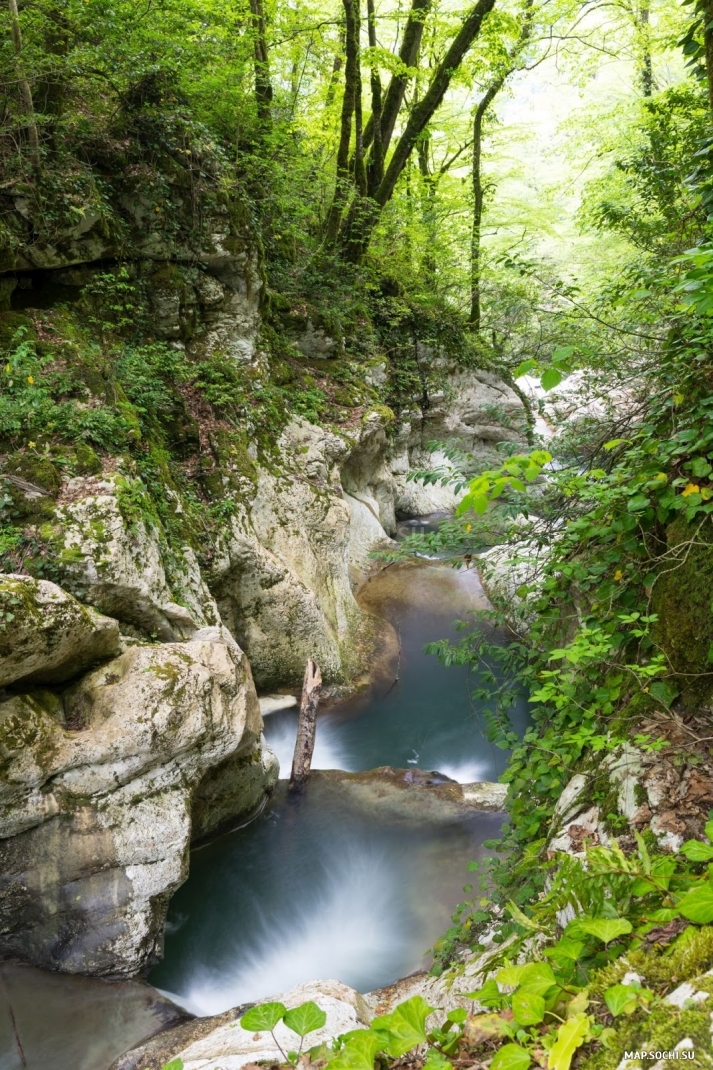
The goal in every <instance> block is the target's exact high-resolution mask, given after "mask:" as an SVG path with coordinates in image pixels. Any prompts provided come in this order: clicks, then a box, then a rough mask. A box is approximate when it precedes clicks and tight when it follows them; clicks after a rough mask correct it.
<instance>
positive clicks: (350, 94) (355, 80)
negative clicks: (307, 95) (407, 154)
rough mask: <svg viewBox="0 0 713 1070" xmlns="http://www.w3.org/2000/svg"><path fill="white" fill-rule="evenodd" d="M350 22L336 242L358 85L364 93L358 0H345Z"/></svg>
mask: <svg viewBox="0 0 713 1070" xmlns="http://www.w3.org/2000/svg"><path fill="white" fill-rule="evenodd" d="M343 3H344V16H345V25H346V42H345V47H346V60H345V64H344V98H343V100H342V119H341V124H340V131H339V147H338V149H337V173H336V180H335V186H334V196H333V197H332V203H331V206H330V208H329V213H328V215H327V224H326V240H327V244H329V245H332V244H334V242H335V241H336V239H337V235H338V234H339V225H340V223H341V220H342V212H343V210H344V205H345V204H346V202H347V197H348V195H349V188H350V185H351V182H350V179H351V170H350V167H349V145H350V142H351V136H352V116H353V115H354V108H355V104H356V95H357V84H358V88H359V92H360V93H361V76H360V71H359V39H358V30H357V25H358V22H357V16H356V12H355V7H354V0H343ZM357 3H358V0H357Z"/></svg>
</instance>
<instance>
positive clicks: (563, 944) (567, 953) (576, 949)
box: [544, 936, 584, 962]
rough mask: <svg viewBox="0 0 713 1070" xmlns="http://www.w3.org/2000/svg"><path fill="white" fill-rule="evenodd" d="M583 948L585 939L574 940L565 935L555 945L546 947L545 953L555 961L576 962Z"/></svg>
mask: <svg viewBox="0 0 713 1070" xmlns="http://www.w3.org/2000/svg"><path fill="white" fill-rule="evenodd" d="M583 950H584V941H583V940H572V939H571V937H569V936H563V937H562V938H561V939H560V940H558V941H557V943H556V944H555V945H554V947H548V948H546V949H545V951H544V954H545V955H547V957H548V958H549V959H554V960H555V962H576V961H577V959H578V958H579V956H580V955H581V954H582V952H583Z"/></svg>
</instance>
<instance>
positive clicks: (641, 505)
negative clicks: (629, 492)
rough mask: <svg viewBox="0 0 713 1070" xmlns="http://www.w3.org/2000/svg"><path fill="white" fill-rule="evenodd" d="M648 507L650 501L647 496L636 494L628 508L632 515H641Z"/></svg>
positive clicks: (630, 500) (629, 502)
mask: <svg viewBox="0 0 713 1070" xmlns="http://www.w3.org/2000/svg"><path fill="white" fill-rule="evenodd" d="M648 505H649V499H648V498H647V496H646V495H645V494H635V495H634V496H633V498H630V499H629V501H628V503H627V506H626V508H627V510H628V511H629V512H630V513H640V512H641V510H642V509H647V508H648Z"/></svg>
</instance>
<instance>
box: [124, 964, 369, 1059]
mask: <svg viewBox="0 0 713 1070" xmlns="http://www.w3.org/2000/svg"><path fill="white" fill-rule="evenodd" d="M272 1000H279V1001H280V1002H281V1003H283V1004H284V1005H285V1006H286V1007H287V1008H288V1009H290V1008H291V1007H298V1006H299V1005H300V1004H301V1003H306V1002H307V1001H308V1000H312V1001H313V1002H314V1003H316V1004H317V1005H318V1006H319V1007H321V1008H322V1010H323V1011H325V1012H326V1015H327V1021H326V1024H325V1025H324V1026H323V1028H322V1029H319V1030H317V1031H316V1032H314V1033H310V1034H309V1037H308V1038H307V1043H308V1045H309V1047H314V1046H315V1045H317V1044H323V1043H328V1042H329V1041H331V1040H332V1039H333V1038H334V1037H337V1036H341V1034H342V1033H348V1032H349V1031H350V1030H352V1029H360V1028H367V1027H368V1026H369V1023H370V1022H371V1014H370V1011H369V1008H368V1006H367V1004H366V1001H365V1000H364V998H363V997H362V996H360V995H359V993H358V992H355V991H354V989H353V988H349V987H347V985H344V984H342V983H341V982H340V981H310V982H308V983H307V984H302V985H298V987H297V988H293V989H291V990H290V991H289V992H284V993H282V994H279V995H277V996H271V997H270V1001H272ZM259 1002H260V1003H266V1002H268V1001H267V1000H260V1001H259ZM249 1006H252V1004H249V1005H247V1006H244V1007H235V1008H234V1009H233V1010H229V1011H226V1012H225V1013H224V1014H218V1015H215V1016H214V1017H211V1018H196V1019H195V1020H194V1021H192V1022H187V1023H186V1024H184V1025H179V1026H177V1027H176V1028H174V1029H171V1030H170V1031H169V1032H167V1033H162V1034H159V1036H157V1037H155V1038H154V1039H153V1040H150V1041H149V1042H148V1043H147V1044H143V1045H142V1046H141V1047H139V1048H135V1049H134V1050H133V1051H130V1052H127V1053H126V1054H125V1055H122V1056H121V1058H119V1059H117V1060H116V1062H115V1063H113V1065H112V1066H111V1067H110V1070H161V1068H162V1067H163V1066H164V1065H165V1064H166V1063H167V1062H169V1061H170V1060H172V1059H181V1060H182V1062H183V1067H184V1070H240V1068H241V1067H243V1066H247V1065H248V1064H254V1063H257V1062H260V1063H264V1064H265V1065H266V1066H270V1065H271V1064H273V1063H275V1062H282V1061H283V1056H282V1054H281V1052H280V1049H279V1048H278V1047H277V1044H276V1043H275V1041H274V1040H273V1038H272V1036H271V1035H270V1033H258V1034H254V1033H249V1032H247V1031H246V1030H245V1029H242V1028H241V1026H240V1024H239V1020H240V1018H241V1017H242V1015H243V1014H244V1013H245V1011H247V1010H248V1007H249ZM275 1039H276V1040H277V1043H278V1044H280V1046H281V1047H282V1049H283V1051H289V1050H291V1049H292V1048H293V1047H294V1046H296V1044H297V1043H298V1041H296V1038H295V1034H294V1033H292V1032H291V1031H290V1030H288V1029H287V1027H286V1026H284V1025H282V1024H281V1023H280V1025H278V1026H277V1027H276V1029H275Z"/></svg>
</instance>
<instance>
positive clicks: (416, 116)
mask: <svg viewBox="0 0 713 1070" xmlns="http://www.w3.org/2000/svg"><path fill="white" fill-rule="evenodd" d="M494 6H495V0H477V3H476V4H474V6H473V7H472V8H471V9H470V11H469V12H468V14H467V16H466V17H465V19H464V20H463V22H462V24H461V27H460V29H459V31H458V33H457V34H456V36H455V37H454V38H453V40H452V41H451V44H450V46H449V48H448V49H447V51H446V53H445V55H444V56H443V58H442V59H441V61H440V63H439V64H438V65H437V67H436V69H435V71H434V73H433V75H432V77H431V80H430V83H429V85H428V88H427V90H426V92H425V94H424V96H423V97H422V98H421V99H420V100H418V101H417V102H416V103H415V104H414V105H413V107H412V108H411V110H410V112H409V115H408V119H407V121H406V123H405V126H404V129H403V132H402V134H401V136H400V137H399V139H398V141H397V143H396V146H395V148H394V150H393V152H392V154H391V157H390V159H389V161H388V164H386V165H385V169H384V175H383V178H382V179H381V181H380V182H379V184H378V186H376V188H375V189H374V190H373V193H372V194H371V196H370V197H369V198H368V200H367V201H364V199H360V198H358V197H356V198H355V199H354V201H353V203H352V211H350V213H349V215H348V216H347V219H346V221H345V223H344V224H343V226H342V229H341V235H340V238H341V244H342V247H343V248H344V251H345V255H346V257H347V259H348V260H351V261H354V262H356V261H358V260H360V259H361V257H362V256H363V255H364V253H365V251H366V249H367V246H368V244H369V241H370V239H371V235H372V233H373V230H374V227H375V226H376V223H377V221H378V219H379V216H380V214H381V212H382V210H383V208H384V207H385V205H386V204H388V202H389V201H390V200H391V197H392V196H393V193H394V190H395V188H396V183H397V182H398V180H399V178H400V176H401V174H402V172H403V170H404V167H405V166H406V164H407V162H408V160H409V159H410V157H411V154H412V152H413V151H414V149H415V147H416V145H417V143H418V141H419V139H420V138H421V136H422V135H423V134H424V132H425V130H426V128H427V126H428V124H429V123H430V121H431V119H432V118H433V116H434V115H435V113H436V111H437V109H438V108H439V107H440V105H441V103H442V101H443V98H444V96H445V94H446V92H447V90H448V87H449V86H450V84H451V80H452V78H453V75H454V74H455V73H456V72H457V71H458V69H459V68H460V65H461V63H462V62H463V59H464V57H465V56H466V54H467V52H468V50H469V49H470V48H471V47H472V45H473V43H474V42H475V40H476V39H477V37H478V35H479V33H480V30H481V28H482V25H483V21H484V19H485V17H486V16H487V15H488V14H489V13H490V12H491V11H492V9H493V8H494ZM419 41H420V36H419ZM392 84H393V79H392ZM390 91H391V85H390V86H389V92H390ZM389 92H387V95H386V100H385V102H384V112H383V114H382V124H381V130H382V145H383V147H384V150H385V149H386V147H387V146H388V144H389V139H384V138H383V134H384V132H385V129H386V122H387V115H386V112H387V106H388V105H389ZM401 100H402V101H403V95H401ZM397 115H398V111H397V113H396V116H394V118H393V123H392V120H391V118H390V117H389V119H388V122H389V123H390V124H391V129H392V130H393V129H394V127H395V123H396V117H397ZM372 128H373V122H372Z"/></svg>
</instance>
